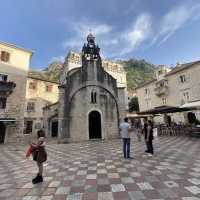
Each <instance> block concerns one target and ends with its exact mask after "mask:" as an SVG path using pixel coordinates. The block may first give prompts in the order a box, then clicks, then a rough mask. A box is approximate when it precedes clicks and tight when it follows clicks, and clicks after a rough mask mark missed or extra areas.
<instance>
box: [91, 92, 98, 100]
mask: <svg viewBox="0 0 200 200" xmlns="http://www.w3.org/2000/svg"><path fill="white" fill-rule="evenodd" d="M91 103H97V93H96V92H94V91H92V92H91Z"/></svg>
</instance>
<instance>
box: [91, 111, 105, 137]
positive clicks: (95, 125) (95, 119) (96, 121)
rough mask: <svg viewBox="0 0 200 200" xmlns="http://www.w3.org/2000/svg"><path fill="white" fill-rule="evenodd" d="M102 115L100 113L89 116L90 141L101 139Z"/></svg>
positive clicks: (93, 112) (95, 112)
mask: <svg viewBox="0 0 200 200" xmlns="http://www.w3.org/2000/svg"><path fill="white" fill-rule="evenodd" d="M101 138H102V136H101V115H100V113H99V112H98V111H92V112H90V114H89V139H101Z"/></svg>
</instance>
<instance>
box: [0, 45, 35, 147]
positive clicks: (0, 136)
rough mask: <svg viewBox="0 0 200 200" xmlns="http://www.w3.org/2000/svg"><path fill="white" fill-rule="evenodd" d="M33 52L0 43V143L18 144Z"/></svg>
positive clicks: (21, 135)
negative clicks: (15, 142)
mask: <svg viewBox="0 0 200 200" xmlns="http://www.w3.org/2000/svg"><path fill="white" fill-rule="evenodd" d="M32 54H33V53H32V52H31V51H29V50H26V49H23V48H20V47H17V46H14V45H11V44H7V43H4V42H0V143H6V142H12V141H21V138H23V130H24V110H25V103H24V102H25V101H26V99H25V97H26V81H27V75H28V70H29V65H30V60H31V57H32Z"/></svg>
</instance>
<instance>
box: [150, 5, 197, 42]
mask: <svg viewBox="0 0 200 200" xmlns="http://www.w3.org/2000/svg"><path fill="white" fill-rule="evenodd" d="M199 9H200V3H198V4H194V3H192V2H190V4H189V3H185V4H182V5H179V6H176V7H174V8H172V9H171V10H170V11H169V12H168V13H167V14H166V15H164V17H163V18H162V19H161V23H160V31H159V32H158V34H157V35H156V36H155V37H154V38H153V41H152V44H154V43H155V42H156V41H157V40H160V42H159V44H158V45H161V44H162V43H164V42H166V41H167V40H168V39H169V38H170V37H171V36H172V35H173V34H174V33H175V32H176V31H177V30H179V29H180V28H182V27H183V26H185V25H186V24H188V23H189V22H190V21H191V20H197V19H199V17H200V15H199V14H198V13H199Z"/></svg>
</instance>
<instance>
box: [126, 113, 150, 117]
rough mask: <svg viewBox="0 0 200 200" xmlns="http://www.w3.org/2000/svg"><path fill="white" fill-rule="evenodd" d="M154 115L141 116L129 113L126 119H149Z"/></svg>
mask: <svg viewBox="0 0 200 200" xmlns="http://www.w3.org/2000/svg"><path fill="white" fill-rule="evenodd" d="M151 116H152V115H139V114H137V113H127V114H126V117H129V118H147V117H151Z"/></svg>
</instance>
